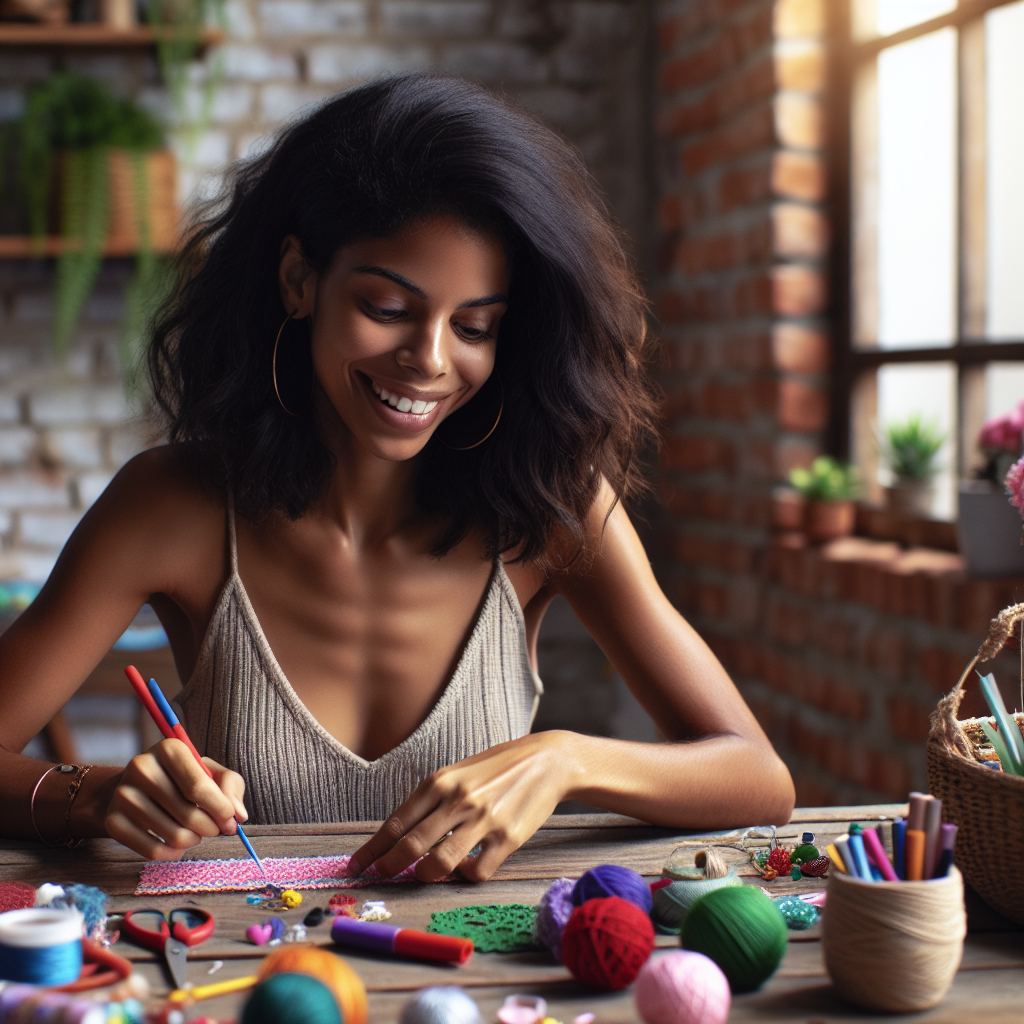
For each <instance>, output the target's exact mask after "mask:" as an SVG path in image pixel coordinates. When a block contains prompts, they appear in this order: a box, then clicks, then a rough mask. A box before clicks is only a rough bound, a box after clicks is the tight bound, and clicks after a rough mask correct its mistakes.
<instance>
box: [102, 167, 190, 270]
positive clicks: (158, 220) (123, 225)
mask: <svg viewBox="0 0 1024 1024" xmlns="http://www.w3.org/2000/svg"><path fill="white" fill-rule="evenodd" d="M142 159H143V161H144V164H145V169H146V171H145V173H146V193H147V194H146V216H147V219H148V222H149V244H150V245H151V246H152V248H153V249H154V250H155V251H156V252H167V251H168V250H169V249H173V248H174V245H175V243H176V242H177V237H178V203H177V194H176V182H175V164H174V154H173V153H171V151H170V150H167V149H158V150H154V151H153V152H152V153H147V154H146V155H145V156H144V157H143V158H142ZM107 179H108V181H109V183H110V221H109V224H110V226H109V228H108V233H109V236H110V241H111V242H112V243H119V244H121V245H122V246H123V247H130V248H133V247H135V246H136V245H138V243H139V224H138V211H137V209H136V201H135V168H134V166H133V157H132V155H131V154H130V153H127V152H125V151H124V150H119V149H113V150H111V151H110V155H109V157H108V160H107Z"/></svg>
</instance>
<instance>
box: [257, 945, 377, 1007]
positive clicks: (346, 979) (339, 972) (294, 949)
mask: <svg viewBox="0 0 1024 1024" xmlns="http://www.w3.org/2000/svg"><path fill="white" fill-rule="evenodd" d="M272 974H308V975H310V976H311V977H314V978H316V979H317V980H318V981H322V982H323V983H324V984H325V985H326V986H327V987H328V988H329V989H330V990H331V991H332V992H333V993H334V998H335V999H337V1000H338V1006H340V1007H341V1013H342V1016H343V1018H344V1020H345V1024H366V1018H367V1014H368V1012H369V1011H368V1008H367V1005H366V989H365V988H364V987H363V983H362V981H361V980H360V978H359V975H358V974H356V972H355V971H353V970H352V968H351V967H349V965H348V964H347V963H345V961H344V960H342V959H341V957H340V956H338V955H337V954H336V953H331V952H328V950H326V949H320V948H319V947H317V946H282V947H281V948H280V949H275V950H274V952H273V953H271V954H270V955H269V956H267V957H266V958H265V959H264V961H263V963H262V964H260V969H259V970H258V971H257V972H256V976H257V977H258V978H259V980H260V981H263V980H264V979H265V978H269V977H270V975H272Z"/></svg>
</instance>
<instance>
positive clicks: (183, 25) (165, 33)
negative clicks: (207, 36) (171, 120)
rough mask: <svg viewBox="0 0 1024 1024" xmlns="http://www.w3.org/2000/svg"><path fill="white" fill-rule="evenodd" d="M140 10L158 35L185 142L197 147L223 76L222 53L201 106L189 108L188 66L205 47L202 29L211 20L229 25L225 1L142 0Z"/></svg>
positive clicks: (160, 60) (163, 70) (163, 69)
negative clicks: (195, 108)
mask: <svg viewBox="0 0 1024 1024" xmlns="http://www.w3.org/2000/svg"><path fill="white" fill-rule="evenodd" d="M141 10H142V14H143V17H144V18H145V19H146V22H147V24H149V25H150V26H151V27H152V28H153V31H154V35H155V36H156V56H157V62H158V63H159V65H160V73H161V75H162V76H163V80H164V84H165V85H166V86H167V91H168V93H169V94H170V98H171V108H172V109H173V111H174V115H175V119H176V120H177V122H178V125H179V126H180V128H181V130H182V132H183V134H184V137H185V141H186V144H187V145H188V146H189V147H190V148H191V147H194V145H195V143H196V141H197V139H198V137H199V134H200V133H201V132H202V130H203V128H205V127H206V125H207V124H208V123H209V121H210V115H211V112H212V109H213V98H214V94H215V93H216V90H217V86H218V84H219V83H220V80H221V78H222V77H223V73H224V69H223V62H222V58H221V55H220V53H218V54H217V55H216V57H215V58H214V62H213V66H212V67H211V68H210V74H209V75H208V76H207V78H206V81H205V82H204V83H203V89H202V93H201V102H200V109H199V110H198V111H195V110H192V111H190V110H189V109H188V107H189V104H188V82H189V65H190V64H191V63H192V62H193V61H194V60H195V59H196V58H197V57H198V56H199V53H200V51H201V50H202V48H203V29H204V28H206V27H207V26H208V25H210V24H211V23H214V24H217V25H219V26H221V27H222V28H223V27H225V26H226V20H227V19H226V14H225V0H142V3H141Z"/></svg>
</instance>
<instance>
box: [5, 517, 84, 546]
mask: <svg viewBox="0 0 1024 1024" xmlns="http://www.w3.org/2000/svg"><path fill="white" fill-rule="evenodd" d="M20 518H21V522H20V524H19V526H20V531H19V532H20V534H21V542H22V544H27V545H32V546H34V547H40V548H48V549H50V550H51V551H59V550H60V549H61V548H62V547H63V546H64V542H65V541H66V540H67V539H68V537H70V536H71V531H72V530H74V528H75V527H76V526H77V525H78V520H79V519H81V518H82V514H81V513H80V512H22V514H21V517H20Z"/></svg>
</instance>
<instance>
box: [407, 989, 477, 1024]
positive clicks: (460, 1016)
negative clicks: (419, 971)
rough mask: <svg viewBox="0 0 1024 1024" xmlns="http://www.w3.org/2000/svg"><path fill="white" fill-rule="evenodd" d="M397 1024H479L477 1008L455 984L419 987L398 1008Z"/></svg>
mask: <svg viewBox="0 0 1024 1024" xmlns="http://www.w3.org/2000/svg"><path fill="white" fill-rule="evenodd" d="M400 1024H483V1022H482V1020H481V1017H480V1010H479V1008H478V1007H477V1005H476V1003H475V1002H473V999H472V998H471V997H470V996H469V995H468V994H467V993H466V991H465V989H462V988H459V986H458V985H434V986H432V987H430V988H424V989H420V991H419V992H417V993H416V995H414V996H413V997H412V998H411V999H410V1000H409V1002H407V1003H406V1004H405V1007H404V1008H403V1010H402V1017H401V1020H400Z"/></svg>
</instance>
